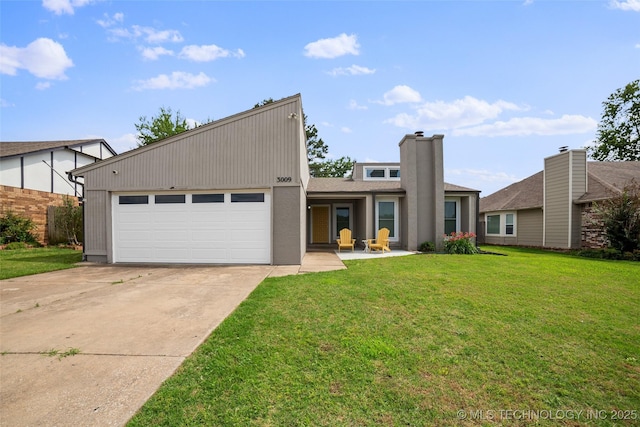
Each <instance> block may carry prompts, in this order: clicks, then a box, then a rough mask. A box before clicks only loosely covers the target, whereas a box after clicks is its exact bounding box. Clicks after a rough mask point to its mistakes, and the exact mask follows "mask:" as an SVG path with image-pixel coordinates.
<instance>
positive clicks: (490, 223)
mask: <svg viewBox="0 0 640 427" xmlns="http://www.w3.org/2000/svg"><path fill="white" fill-rule="evenodd" d="M487 234H500V215H487Z"/></svg>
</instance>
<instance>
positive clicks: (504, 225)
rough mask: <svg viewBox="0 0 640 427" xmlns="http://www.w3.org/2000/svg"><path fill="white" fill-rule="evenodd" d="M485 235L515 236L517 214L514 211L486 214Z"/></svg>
mask: <svg viewBox="0 0 640 427" xmlns="http://www.w3.org/2000/svg"><path fill="white" fill-rule="evenodd" d="M486 220H487V235H489V234H493V235H497V236H515V235H516V232H517V231H516V225H517V224H516V222H517V221H518V218H517V214H516V213H514V212H500V213H491V214H488V215H486Z"/></svg>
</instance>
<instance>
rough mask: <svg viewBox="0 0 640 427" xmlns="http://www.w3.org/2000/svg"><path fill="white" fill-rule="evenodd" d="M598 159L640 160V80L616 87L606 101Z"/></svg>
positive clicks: (598, 137) (591, 152) (594, 152)
mask: <svg viewBox="0 0 640 427" xmlns="http://www.w3.org/2000/svg"><path fill="white" fill-rule="evenodd" d="M602 105H603V107H604V111H603V113H602V119H601V121H600V124H599V125H598V132H597V134H596V141H595V143H596V145H595V146H594V147H591V148H589V149H588V150H589V155H590V156H591V158H593V159H594V160H600V161H605V160H640V80H634V81H632V82H631V83H629V84H628V85H626V86H625V87H623V88H620V89H618V90H616V91H615V92H614V93H612V94H611V95H610V96H609V98H608V99H607V100H606V101H605V102H603V103H602Z"/></svg>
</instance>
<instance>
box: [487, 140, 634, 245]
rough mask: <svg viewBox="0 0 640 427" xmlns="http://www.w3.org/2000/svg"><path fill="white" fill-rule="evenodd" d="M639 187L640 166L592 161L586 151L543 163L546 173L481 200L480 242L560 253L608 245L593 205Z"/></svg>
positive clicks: (566, 154)
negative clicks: (560, 251)
mask: <svg viewBox="0 0 640 427" xmlns="http://www.w3.org/2000/svg"><path fill="white" fill-rule="evenodd" d="M632 180H635V182H637V183H640V162H637V161H628V162H594V161H587V153H586V151H585V150H565V151H561V152H560V153H559V154H556V155H554V156H550V157H547V158H545V159H544V170H542V171H540V172H538V173H536V174H534V175H532V176H530V177H528V178H525V179H524V180H522V181H520V182H517V183H515V184H511V185H510V186H508V187H505V188H503V189H502V190H499V191H497V192H495V193H493V194H491V195H489V196H487V197H483V198H482V199H480V224H481V226H480V230H481V235H480V237H479V241H480V242H481V243H486V244H496V245H515V246H535V247H547V248H558V249H579V248H603V247H606V246H607V244H608V242H607V239H606V236H605V234H604V233H603V232H602V227H601V224H600V222H599V219H598V216H597V214H596V212H595V211H594V203H597V202H598V201H602V200H606V199H609V198H611V197H612V196H615V195H617V194H620V193H621V192H622V189H623V188H624V187H625V186H626V185H629V184H630V183H631V182H632Z"/></svg>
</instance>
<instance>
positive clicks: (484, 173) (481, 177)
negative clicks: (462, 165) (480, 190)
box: [445, 169, 522, 185]
mask: <svg viewBox="0 0 640 427" xmlns="http://www.w3.org/2000/svg"><path fill="white" fill-rule="evenodd" d="M445 174H447V175H453V176H456V177H461V176H466V177H472V178H473V180H474V181H482V182H491V183H502V184H505V185H508V184H513V183H514V182H518V181H521V180H522V178H518V177H517V176H515V175H510V174H508V173H506V172H492V171H489V170H486V169H446V170H445Z"/></svg>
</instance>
